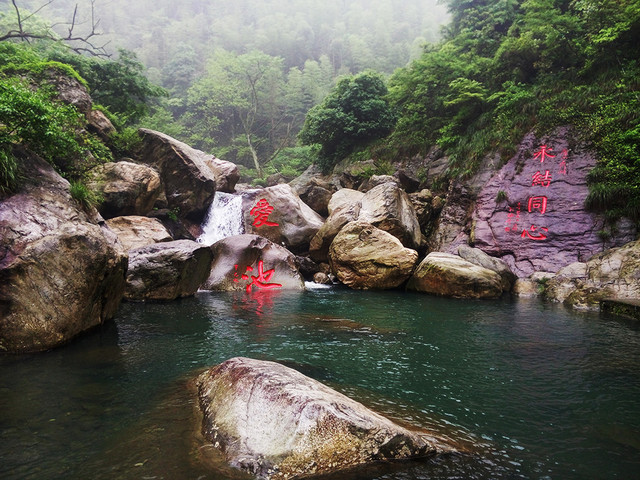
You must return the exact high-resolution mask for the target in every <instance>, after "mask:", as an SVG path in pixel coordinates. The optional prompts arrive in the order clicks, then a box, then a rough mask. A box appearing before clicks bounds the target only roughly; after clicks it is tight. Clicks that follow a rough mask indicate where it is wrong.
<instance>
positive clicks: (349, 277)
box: [329, 220, 418, 290]
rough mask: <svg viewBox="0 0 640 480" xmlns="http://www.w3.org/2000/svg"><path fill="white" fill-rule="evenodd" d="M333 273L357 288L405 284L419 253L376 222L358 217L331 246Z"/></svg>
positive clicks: (346, 283) (376, 287) (392, 286)
mask: <svg viewBox="0 0 640 480" xmlns="http://www.w3.org/2000/svg"><path fill="white" fill-rule="evenodd" d="M329 262H330V265H331V269H332V271H333V273H334V274H335V275H336V276H337V277H338V279H339V280H340V281H341V282H342V283H344V284H345V285H347V286H349V287H351V288H356V289H377V290H383V289H388V288H395V287H398V286H400V285H402V284H403V283H404V282H405V281H406V280H407V279H408V278H409V277H410V276H411V274H412V273H413V269H414V268H415V265H416V263H417V262H418V252H416V251H415V250H411V249H409V248H405V247H404V246H403V245H402V243H400V241H399V240H398V239H397V238H396V237H394V236H393V235H391V234H390V233H387V232H385V231H383V230H380V229H379V228H376V227H374V226H373V225H371V224H369V223H367V222H363V221H361V220H358V221H356V222H351V223H348V224H347V225H346V226H344V228H342V230H340V233H338V235H336V237H335V238H334V240H333V242H332V243H331V248H330V249H329Z"/></svg>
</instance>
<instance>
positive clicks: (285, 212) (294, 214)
mask: <svg viewBox="0 0 640 480" xmlns="http://www.w3.org/2000/svg"><path fill="white" fill-rule="evenodd" d="M242 211H243V216H244V226H245V230H244V231H245V232H246V233H252V234H255V235H260V236H262V237H265V238H267V239H269V240H271V241H272V242H274V243H277V244H282V245H284V246H285V247H287V248H289V249H292V250H295V251H301V250H306V249H307V248H308V247H309V242H311V239H312V238H313V236H314V235H315V234H316V233H317V232H318V230H320V227H322V225H323V223H324V218H322V217H321V216H320V215H318V213H316V212H314V211H313V210H312V209H311V208H310V207H309V206H308V205H307V204H305V203H304V202H303V201H302V200H301V199H300V197H298V195H297V194H296V193H295V192H294V191H293V189H292V188H291V186H290V185H288V184H280V185H276V186H273V187H268V188H264V189H259V190H251V191H248V192H245V193H243V195H242Z"/></svg>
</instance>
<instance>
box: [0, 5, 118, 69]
mask: <svg viewBox="0 0 640 480" xmlns="http://www.w3.org/2000/svg"><path fill="white" fill-rule="evenodd" d="M52 2H53V0H47V2H46V3H45V4H43V5H41V6H40V7H39V8H37V9H36V10H35V11H34V12H33V13H31V14H29V15H28V16H26V17H24V18H23V17H22V14H21V12H20V8H19V7H18V5H17V2H16V0H11V3H12V4H13V8H14V9H15V11H16V22H17V26H18V28H17V29H14V30H10V31H8V32H6V33H5V34H4V35H0V42H1V41H4V40H9V39H20V40H22V41H25V42H29V41H30V40H51V41H54V42H62V43H64V44H65V45H66V46H67V47H68V48H69V49H70V50H72V51H74V52H76V53H87V54H90V55H93V56H96V57H106V58H108V57H110V56H111V54H109V53H108V52H107V49H106V46H107V45H108V44H109V42H106V43H105V44H103V45H102V46H97V45H96V44H94V43H93V41H92V40H91V39H92V38H93V37H97V36H99V35H100V33H98V32H97V31H96V30H97V27H98V24H99V23H100V20H96V18H95V0H91V31H90V32H89V33H87V34H86V35H76V34H75V33H74V30H75V28H76V26H77V25H79V24H80V23H78V21H77V18H78V5H77V4H76V6H75V8H74V10H73V16H72V18H71V21H70V22H68V23H65V24H63V25H67V26H68V28H67V35H66V37H58V36H56V35H55V33H53V31H51V30H50V28H52V27H55V26H56V25H57V24H56V25H53V26H52V27H49V31H47V32H45V33H33V32H28V31H25V29H24V22H25V20H27V19H29V18H31V17H32V16H34V15H35V14H36V13H37V12H39V11H40V10H42V9H43V8H44V7H46V6H47V5H50V4H51V3H52Z"/></svg>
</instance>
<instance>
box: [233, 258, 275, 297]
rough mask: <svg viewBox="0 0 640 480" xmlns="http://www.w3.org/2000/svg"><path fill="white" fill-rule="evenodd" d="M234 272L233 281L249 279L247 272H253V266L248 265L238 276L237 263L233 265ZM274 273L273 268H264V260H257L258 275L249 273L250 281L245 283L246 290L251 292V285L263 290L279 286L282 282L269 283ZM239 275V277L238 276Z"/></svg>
mask: <svg viewBox="0 0 640 480" xmlns="http://www.w3.org/2000/svg"><path fill="white" fill-rule="evenodd" d="M234 267H235V269H236V272H235V274H234V276H233V281H234V282H236V283H238V282H239V281H240V279H242V280H249V275H248V273H250V272H253V267H251V266H248V267H247V268H246V270H245V273H243V274H242V275H241V276H240V277H239V275H238V265H234ZM274 273H275V269H273V268H272V269H271V270H267V271H265V270H264V262H263V261H262V260H260V261H259V262H258V276H255V275H251V282H250V283H248V284H247V286H246V290H247V293H251V290H252V288H253V286H255V287H257V288H258V289H264V290H271V289H273V288H281V287H282V284H280V283H269V282H270V281H271V277H273V274H274ZM238 277H239V278H238Z"/></svg>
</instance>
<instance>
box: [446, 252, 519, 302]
mask: <svg viewBox="0 0 640 480" xmlns="http://www.w3.org/2000/svg"><path fill="white" fill-rule="evenodd" d="M458 255H459V256H460V257H462V258H463V259H465V260H467V261H468V262H471V263H473V264H474V265H479V266H481V267H484V268H488V269H489V270H493V271H494V272H496V273H497V274H498V275H500V278H502V290H504V291H505V292H509V291H510V290H511V287H513V283H514V282H515V280H516V276H515V275H514V273H513V272H512V271H511V268H509V265H507V262H505V261H503V260H500V259H499V258H495V257H491V256H489V255H487V254H486V253H484V252H483V251H482V250H480V249H479V248H472V247H470V246H468V245H460V246H459V247H458Z"/></svg>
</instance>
